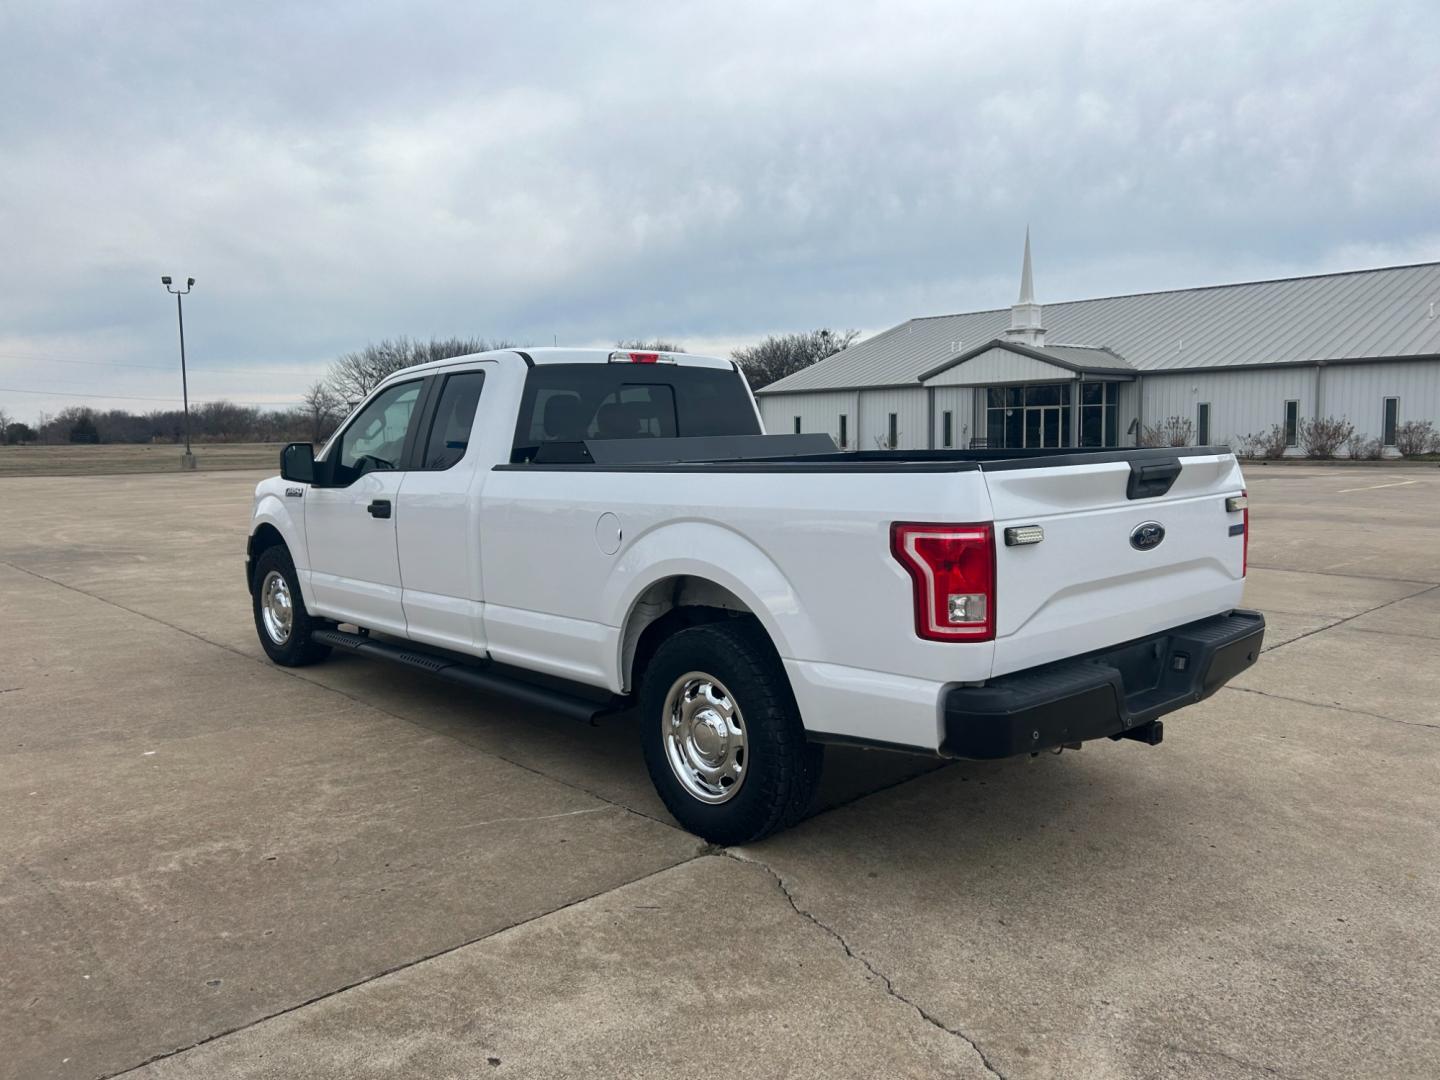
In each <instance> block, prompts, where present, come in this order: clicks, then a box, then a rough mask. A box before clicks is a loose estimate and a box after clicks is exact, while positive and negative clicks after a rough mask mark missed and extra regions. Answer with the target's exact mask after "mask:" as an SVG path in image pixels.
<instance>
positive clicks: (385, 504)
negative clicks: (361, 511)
mask: <svg viewBox="0 0 1440 1080" xmlns="http://www.w3.org/2000/svg"><path fill="white" fill-rule="evenodd" d="M365 509H366V510H368V511H369V512H370V516H371V517H377V518H388V517H389V516H390V500H389V499H374V500H372V501H371V503H370V505H369V506H367V507H366V508H365Z"/></svg>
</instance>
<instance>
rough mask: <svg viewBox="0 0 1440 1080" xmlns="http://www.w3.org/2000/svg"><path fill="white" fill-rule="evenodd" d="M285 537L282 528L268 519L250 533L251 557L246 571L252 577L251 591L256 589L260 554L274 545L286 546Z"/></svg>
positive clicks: (249, 549)
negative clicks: (256, 573) (282, 534)
mask: <svg viewBox="0 0 1440 1080" xmlns="http://www.w3.org/2000/svg"><path fill="white" fill-rule="evenodd" d="M284 546H285V537H283V536H281V535H280V530H279V529H277V528H275V526H274V525H271V524H270V523H269V522H268V521H267V522H264V523H263V524H261V526H260V527H259V528H258V529H256V530H255V531H254V532H253V533H251V534H250V544H249V547H248V548H247V550H248V552H249V555H250V558H249V560H248V561H247V562H246V564H245V572H246V574H247V576H248V577H249V578H250V591H251V592H254V591H255V564H256V563H257V562H259V561H260V556H261V555H263V554H265V552H267V551H269V550H270V549H271V548H273V547H284Z"/></svg>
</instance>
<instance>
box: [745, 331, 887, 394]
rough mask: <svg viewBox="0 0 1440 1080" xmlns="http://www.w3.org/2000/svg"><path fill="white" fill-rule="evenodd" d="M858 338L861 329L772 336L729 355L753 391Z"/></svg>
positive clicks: (848, 344)
mask: <svg viewBox="0 0 1440 1080" xmlns="http://www.w3.org/2000/svg"><path fill="white" fill-rule="evenodd" d="M859 336H860V331H858V330H829V329H821V330H811V331H810V332H809V333H799V334H771V335H770V336H769V337H767V338H766V339H765V340H764V341H761V342H760V343H758V344H756V345H749V346H746V347H745V348H741V349H736V350H735V351H734V352H732V353H731V354H730V356H731V357H732V358H733V359H734V360H735V362H736V363H738V364H739V365H740V366H741V367H742V368H744V369H745V377H746V378H747V379H749V380H750V388H751V389H752V390H759V389H760V388H761V387H762V386H769V385H770V384H771V383H773V382H777V381H778V380H780V379H783V378H785V376H787V375H793V374H795V372H797V371H802V370H804V369H805V368H807V367H809V366H810V365H811V364H814V363H816V362H817V361H820V360H824V359H825V358H826V357H827V356H833V355H835V354H836V353H838V352H840V351H841V350H842V349H848V348H849V347H850V346H851V345H852V344H853V343H854V341H855V339H856V338H858V337H859Z"/></svg>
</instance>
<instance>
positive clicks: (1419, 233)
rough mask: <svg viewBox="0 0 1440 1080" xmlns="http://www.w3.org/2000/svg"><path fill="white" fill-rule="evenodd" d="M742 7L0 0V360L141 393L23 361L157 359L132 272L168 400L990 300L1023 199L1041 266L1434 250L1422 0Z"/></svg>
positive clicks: (32, 406) (266, 393)
mask: <svg viewBox="0 0 1440 1080" xmlns="http://www.w3.org/2000/svg"><path fill="white" fill-rule="evenodd" d="M777 6H778V5H769V4H761V3H756V4H747V3H729V4H724V5H707V4H684V3H668V4H663V5H653V6H640V5H627V4H618V5H607V6H603V7H602V6H597V5H591V4H579V5H573V6H569V5H565V6H561V5H546V6H544V7H539V6H536V5H522V4H513V5H512V4H484V5H478V4H462V3H449V4H440V3H428V4H407V5H395V6H393V7H390V6H384V5H356V4H349V3H343V4H342V3H337V4H331V5H323V4H310V5H296V4H244V5H237V4H219V3H216V4H189V5H180V6H178V7H175V8H170V9H159V8H155V7H154V6H153V5H142V4H128V5H127V4H115V3H106V4H98V5H93V6H84V5H34V6H33V7H32V8H31V9H30V10H27V11H13V10H12V11H11V12H10V13H8V14H6V15H3V16H0V95H3V96H0V101H3V102H4V103H5V104H4V107H3V110H0V146H3V157H0V237H3V242H4V250H5V257H4V259H3V260H0V387H13V388H40V389H49V390H62V389H63V390H65V391H66V392H68V393H86V392H89V393H113V394H135V395H141V396H156V397H169V396H174V391H175V388H174V386H173V385H172V384H173V382H174V379H173V376H172V375H170V374H169V373H167V372H164V371H159V370H154V371H152V370H150V369H148V368H139V367H131V368H121V367H115V368H114V369H107V368H104V367H95V366H86V365H80V364H74V363H59V362H54V361H60V360H66V361H76V360H84V361H87V362H89V363H90V364H104V363H115V364H121V363H125V364H157V365H164V364H167V363H169V362H170V360H171V358H172V357H173V355H174V342H173V338H174V330H173V315H174V313H173V308H172V307H170V306H168V304H167V298H166V297H165V296H164V294H163V292H161V290H160V286H159V285H158V280H157V279H158V276H159V275H160V274H161V273H173V274H178V275H184V274H193V275H194V276H195V277H196V278H198V279H199V284H198V285H197V286H196V292H195V294H194V296H193V298H192V303H191V304H190V306H189V308H187V314H188V315H189V318H188V320H187V323H188V327H187V328H188V329H189V331H190V333H189V334H188V335H187V338H188V343H189V344H190V346H191V355H192V357H193V358H194V365H195V368H196V371H197V376H196V378H195V379H194V380H193V382H192V388H193V389H194V391H195V393H196V395H197V397H200V398H202V399H203V398H208V397H216V396H221V395H225V396H230V397H232V398H236V399H240V400H282V401H283V400H292V399H293V398H294V397H295V396H296V395H297V394H298V391H299V389H300V388H301V387H302V386H303V385H304V382H305V381H306V376H307V375H308V374H312V373H314V372H317V371H319V370H320V369H321V368H322V367H323V364H324V361H325V360H326V359H327V358H329V357H330V356H332V355H334V354H335V353H336V352H339V351H342V350H344V349H347V348H350V347H354V346H355V345H358V344H361V343H363V342H364V341H365V340H367V339H369V338H373V337H380V336H385V335H393V334H398V333H409V334H413V335H426V334H429V333H432V332H434V333H477V334H484V335H505V336H509V337H513V338H518V339H523V340H532V341H537V342H543V343H548V342H549V341H550V340H551V339H552V335H554V336H555V337H558V339H559V340H560V341H562V342H571V343H591V342H595V343H598V342H608V341H611V340H614V339H615V338H616V337H618V336H620V335H627V336H628V335H633V334H648V333H664V334H666V335H669V336H674V337H679V338H680V339H682V340H686V341H690V342H708V343H712V344H714V345H715V346H716V347H723V346H724V345H725V344H727V343H731V342H740V341H744V340H746V339H748V338H751V337H753V336H756V335H759V334H763V333H765V332H767V331H771V330H777V329H795V328H805V327H810V326H814V325H820V324H830V325H841V326H856V327H861V328H864V329H867V330H874V329H879V328H882V327H884V326H887V325H891V324H893V323H895V322H898V321H900V320H901V319H904V318H907V317H909V316H911V315H916V314H926V313H936V312H943V311H954V310H963V309H968V308H974V307H983V306H997V305H1001V304H1006V303H1008V302H1009V301H1010V300H1011V299H1012V295H1011V294H1012V293H1013V291H1014V288H1015V279H1016V271H1017V263H1018V249H1019V241H1020V235H1021V233H1022V231H1023V229H1024V227H1025V224H1026V223H1027V222H1029V223H1030V224H1031V225H1032V226H1033V227H1034V230H1035V245H1036V257H1037V278H1038V281H1037V284H1038V287H1039V291H1040V293H1041V298H1042V299H1046V298H1048V299H1055V300H1058V299H1068V298H1074V297H1078V296H1087V295H1103V294H1106V293H1113V292H1128V291H1138V290H1144V289H1151V288H1163V287H1171V286H1177V285H1191V284H1205V283H1210V282H1215V281H1224V280H1237V279H1244V278H1250V277H1256V276H1270V275H1281V274H1289V273H1304V272H1313V271H1323V270H1331V269H1340V268H1347V267H1354V266H1360V265H1374V264H1378V263H1385V262H1396V261H1416V260H1420V259H1434V258H1440V201H1437V196H1440V190H1437V189H1440V179H1437V178H1440V138H1437V136H1436V132H1437V131H1440V67H1437V65H1435V64H1434V63H1433V57H1434V56H1435V55H1436V52H1437V46H1440V22H1437V20H1435V19H1434V18H1433V15H1432V13H1431V12H1430V11H1429V10H1428V8H1427V6H1426V5H1422V4H1420V3H1391V4H1386V5H1355V4H1353V3H1328V4H1320V3H1279V4H1267V5H1256V4H1253V3H1250V4H1229V3H1216V4H1206V5H1193V4H1186V5H1175V6H1173V7H1168V8H1166V7H1161V6H1158V5H1154V4H1139V3H1135V4H1125V3H1099V4H1087V5H1083V6H1080V5H1071V4H1047V5H1011V6H1008V7H1007V8H1005V9H1004V10H995V9H992V8H991V7H989V6H975V7H973V8H968V9H967V8H966V7H962V6H960V5H955V4H950V3H940V4H918V3H917V4H888V5H883V6H875V7H870V6H864V7H860V6H857V7H855V8H853V9H851V8H842V7H840V6H838V5H834V4H813V5H796V6H785V7H784V10H783V11H775V10H772V8H773V7H777ZM17 358H18V359H17ZM246 368H254V369H264V371H265V372H266V373H267V374H265V375H263V376H261V375H256V376H250V377H247V376H245V375H244V374H233V375H232V374H222V373H220V372H219V371H217V370H215V369H226V370H227V371H230V370H234V371H237V372H238V371H243V370H244V369H246ZM207 369H208V370H207ZM289 370H293V371H294V374H293V375H286V374H270V373H271V372H277V371H278V372H285V371H289ZM74 400H76V399H73V398H68V399H67V398H61V397H58V396H54V397H49V398H46V397H42V396H39V395H23V396H22V395H15V394H11V393H6V392H4V391H0V408H6V409H8V410H9V411H11V412H16V413H20V414H22V415H29V414H32V413H33V412H34V411H35V410H36V409H38V408H40V407H45V408H48V409H51V410H53V409H55V408H57V407H61V406H63V405H64V404H66V403H68V402H73V401H74ZM134 404H135V407H143V403H141V402H136V403H134Z"/></svg>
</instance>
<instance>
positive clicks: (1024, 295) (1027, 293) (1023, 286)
mask: <svg viewBox="0 0 1440 1080" xmlns="http://www.w3.org/2000/svg"><path fill="white" fill-rule="evenodd" d="M1017 302H1018V303H1021V304H1033V303H1034V302H1035V280H1034V276H1033V275H1032V274H1031V272H1030V226H1029V225H1026V226H1025V261H1024V263H1023V264H1021V267H1020V299H1019V301H1017Z"/></svg>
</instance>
